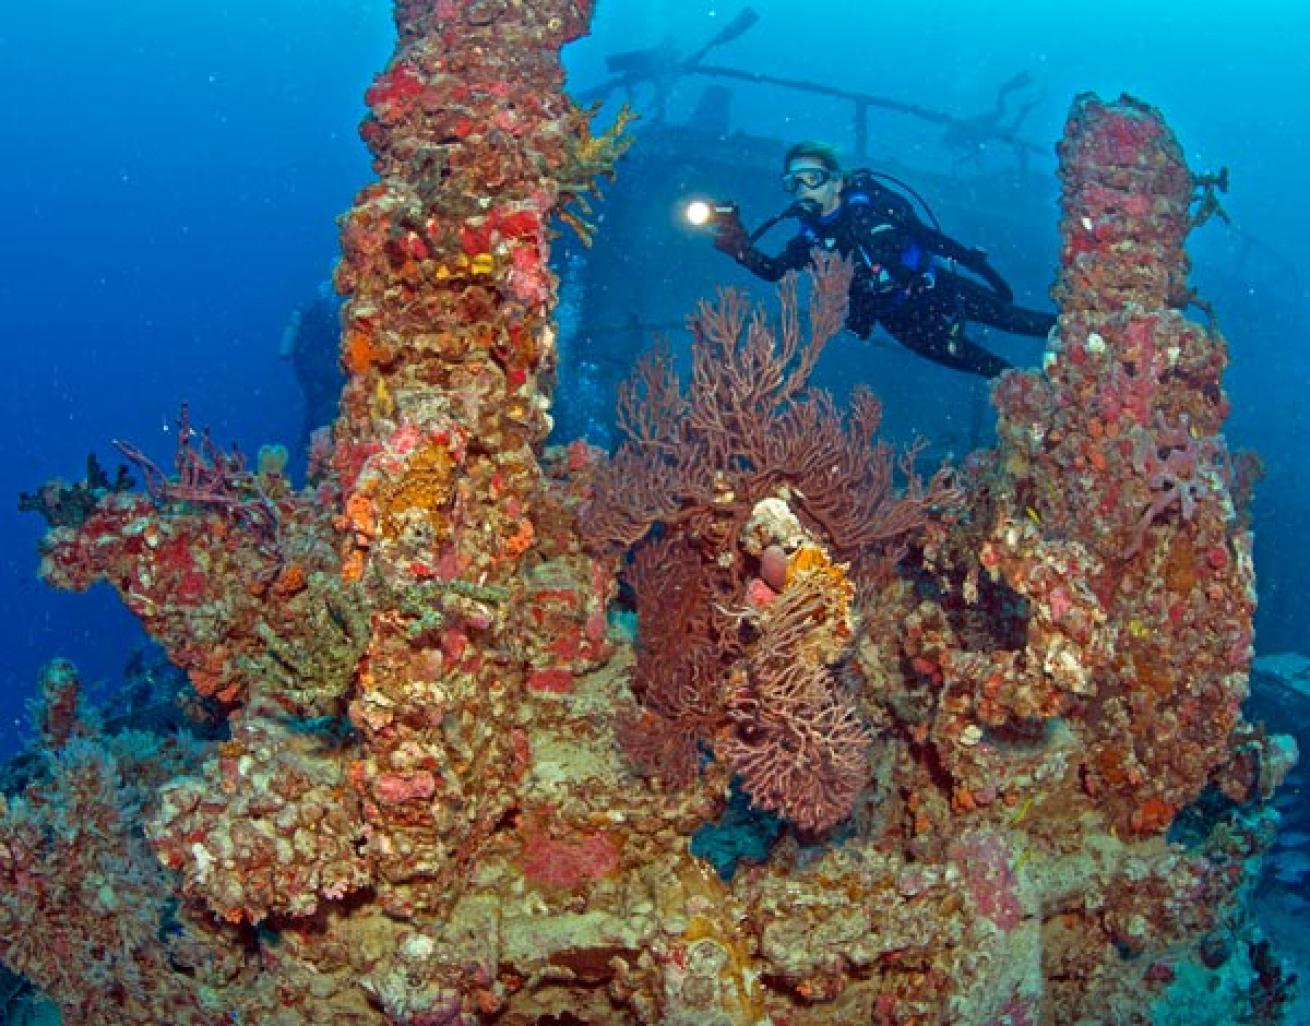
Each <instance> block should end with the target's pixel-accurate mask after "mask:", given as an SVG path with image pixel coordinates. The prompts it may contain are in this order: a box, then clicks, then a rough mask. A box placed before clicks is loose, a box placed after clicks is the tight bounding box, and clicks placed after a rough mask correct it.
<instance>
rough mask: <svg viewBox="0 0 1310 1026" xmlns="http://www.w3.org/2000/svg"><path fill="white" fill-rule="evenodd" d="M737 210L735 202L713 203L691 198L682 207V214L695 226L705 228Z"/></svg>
mask: <svg viewBox="0 0 1310 1026" xmlns="http://www.w3.org/2000/svg"><path fill="white" fill-rule="evenodd" d="M736 212H737V204H735V203H711V202H710V201H709V200H702V199H694V200H689V201H688V202H687V204H686V206H684V207H683V208H682V216H683V217H684V218H686V220H687V223H688V224H689V225H691V226H692V227H693V228H704V227H705V226H706V225H711V224H713V223H714V222H715V221H718V220H720V219H722V218H725V217H731V216H732V215H733V214H735V213H736Z"/></svg>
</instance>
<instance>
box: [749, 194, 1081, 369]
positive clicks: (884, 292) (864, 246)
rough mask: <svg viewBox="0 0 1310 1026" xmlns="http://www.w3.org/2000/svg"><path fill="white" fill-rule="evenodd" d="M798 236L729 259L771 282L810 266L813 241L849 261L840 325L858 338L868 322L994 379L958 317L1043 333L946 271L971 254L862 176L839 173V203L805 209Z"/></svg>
mask: <svg viewBox="0 0 1310 1026" xmlns="http://www.w3.org/2000/svg"><path fill="white" fill-rule="evenodd" d="M800 221H801V229H800V232H799V234H797V235H796V237H795V238H793V239H792V240H791V242H789V243H788V244H787V248H786V249H784V250H783V251H782V252H781V253H779V254H778V255H777V256H775V257H771V256H768V255H766V254H764V253H761V252H760V251H759V250H758V249H756V248H755V247H754V246H746V247H745V248H743V249H741V250H740V251H739V252H737V253H734V254H733V256H734V257H735V258H736V259H737V261H738V262H739V263H741V264H742V265H743V266H744V267H746V268H747V269H748V270H749V271H751V272H752V273H753V274H756V275H758V276H759V277H761V278H763V279H765V280H766V281H777V280H778V279H779V278H781V277H782V276H783V275H784V274H785V273H787V271H790V270H800V269H801V268H803V267H806V266H807V265H808V264H809V262H810V253H811V251H812V250H813V249H814V248H815V247H820V248H822V249H827V250H835V251H836V252H838V253H841V254H842V255H843V256H849V257H851V258H852V259H853V260H854V261H855V278H854V280H853V281H852V282H851V291H850V309H849V311H848V312H847V315H846V326H847V327H848V328H850V330H851V331H853V332H855V334H857V335H859V336H860V337H861V338H868V337H869V333H870V332H871V331H872V330H873V327H874V325H875V324H876V323H879V322H881V323H882V325H883V327H885V328H886V329H887V331H888V332H889V333H890V334H891V335H892V337H893V338H895V339H896V340H897V341H898V342H900V343H901V344H902V345H904V346H906V347H907V348H909V349H913V350H914V351H915V352H916V353H919V354H921V355H923V356H926V357H927V358H928V359H930V360H933V361H934V362H936V363H940V364H943V365H945V366H947V367H952V368H954V369H956V370H962V371H968V372H970V373H973V374H981V375H983V376H984V377H988V378H991V377H995V376H996V375H997V374H999V373H1001V371H1003V370H1005V369H1007V368H1008V367H1009V366H1010V364H1008V363H1007V362H1006V361H1005V360H1003V359H1001V358H1000V357H999V356H996V355H995V354H993V353H990V352H988V351H987V350H986V349H984V348H983V347H982V346H980V345H978V344H977V343H976V342H973V341H971V340H970V339H969V338H967V337H966V336H965V334H964V325H965V322H966V321H979V322H981V323H982V324H987V325H990V326H991V327H994V328H999V329H1001V330H1002V331H1008V332H1013V333H1014V334H1016V335H1033V336H1043V335H1045V334H1046V333H1047V332H1048V331H1050V329H1051V326H1052V325H1053V324H1054V323H1055V317H1054V316H1053V315H1051V314H1048V313H1042V312H1041V311H1038V310H1028V309H1025V308H1024V307H1019V306H1015V305H1014V304H1013V303H1010V302H1007V301H1006V299H1005V298H1004V297H1002V296H1001V295H999V294H997V293H996V292H994V291H993V290H992V289H990V288H988V287H986V286H984V285H982V284H979V283H978V282H976V281H973V280H972V279H970V278H968V277H965V276H964V275H961V274H958V273H956V272H955V271H954V270H952V269H950V268H949V266H948V265H947V264H946V262H945V260H944V259H943V258H947V259H953V260H957V261H959V262H961V263H962V264H966V265H967V264H968V263H970V262H976V261H977V259H978V256H979V255H978V254H977V253H976V252H972V251H969V250H966V249H965V248H964V247H963V246H961V245H960V244H959V243H958V242H956V241H955V240H954V239H951V238H949V237H948V236H946V235H943V234H942V233H941V232H939V231H936V230H935V229H933V228H930V227H929V226H928V225H926V224H924V223H923V222H922V221H920V220H919V219H918V218H917V217H916V216H915V214H914V211H913V210H912V209H911V208H910V205H909V203H908V201H907V200H906V199H905V198H904V197H903V196H901V195H899V194H898V193H895V192H892V191H891V190H889V189H885V188H882V187H881V186H879V185H878V184H877V183H876V182H873V181H871V180H867V179H866V180H861V179H860V178H859V177H853V178H851V179H848V180H847V182H846V183H845V185H844V186H843V188H842V194H841V205H840V206H839V207H838V208H837V209H836V210H834V211H833V212H832V213H831V214H829V215H828V216H827V217H824V216H821V215H818V214H813V215H809V214H805V215H802V216H801V218H800Z"/></svg>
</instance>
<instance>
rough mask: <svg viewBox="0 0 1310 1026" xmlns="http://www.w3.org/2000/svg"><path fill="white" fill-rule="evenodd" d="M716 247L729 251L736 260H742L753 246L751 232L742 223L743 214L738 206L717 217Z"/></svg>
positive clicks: (715, 230) (722, 250)
mask: <svg viewBox="0 0 1310 1026" xmlns="http://www.w3.org/2000/svg"><path fill="white" fill-rule="evenodd" d="M714 248H715V249H717V250H719V251H720V252H723V253H727V254H728V256H730V257H732V258H733V259H734V260H740V259H741V258H742V257H744V256H745V255H746V253H747V251H748V250H749V249H750V248H751V237H750V233H749V232H748V231H746V226H745V225H744V224H742V223H741V214H739V213H738V212H737V208H736V207H733V208H732V209H731V210H730V211H728V212H727V213H725V214H720V215H719V216H718V217H716V218H715V220H714Z"/></svg>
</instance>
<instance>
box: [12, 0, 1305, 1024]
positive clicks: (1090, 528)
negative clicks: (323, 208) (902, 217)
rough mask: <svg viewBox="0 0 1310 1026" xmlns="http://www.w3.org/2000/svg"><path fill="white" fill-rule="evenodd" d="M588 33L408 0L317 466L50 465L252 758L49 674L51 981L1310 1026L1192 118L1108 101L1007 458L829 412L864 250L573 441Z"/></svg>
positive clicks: (67, 504)
mask: <svg viewBox="0 0 1310 1026" xmlns="http://www.w3.org/2000/svg"><path fill="white" fill-rule="evenodd" d="M588 17H589V11H588V9H587V3H586V2H585V0H540V2H534V3H531V4H526V3H511V4H482V3H477V2H472V0H440V2H437V3H435V4H434V3H430V2H416V0H397V3H396V21H397V26H398V29H399V36H398V49H397V52H396V54H395V56H394V58H393V59H392V61H391V63H390V64H389V66H388V67H387V68H386V69H385V71H383V72H382V73H381V74H380V75H379V76H378V78H377V80H376V81H375V83H374V84H373V86H372V88H371V89H370V90H369V92H368V97H367V99H368V103H369V105H370V108H371V115H370V117H369V118H368V119H367V121H366V122H365V124H364V127H363V134H364V138H365V140H366V141H367V143H368V145H369V146H370V148H371V149H372V152H373V153H374V155H375V167H376V171H377V175H378V177H377V181H376V183H375V184H372V185H370V186H369V187H367V188H365V189H364V190H363V191H362V192H361V193H360V195H359V196H358V198H357V201H356V203H355V205H354V207H353V208H352V209H351V210H350V211H349V212H348V213H347V214H345V215H344V217H343V219H342V256H341V260H340V263H339V265H338V269H337V273H336V284H337V287H338V288H339V290H340V291H341V292H342V294H343V295H344V296H345V298H346V302H345V306H344V313H343V331H342V339H341V360H342V364H343V366H344V368H345V369H346V371H347V373H348V375H349V380H348V383H347V386H346V388H345V391H344V394H343V396H342V400H341V407H340V416H339V418H338V419H337V421H336V423H335V425H334V426H333V428H332V430H331V434H330V437H324V438H322V439H320V444H319V445H318V446H317V447H316V450H315V452H314V459H313V467H312V473H311V480H310V483H309V484H308V485H307V486H306V487H305V488H304V489H301V490H296V489H294V488H293V487H291V486H290V484H289V483H288V482H287V481H286V479H285V477H284V476H283V475H282V474H281V472H280V464H279V460H278V459H277V455H276V454H275V453H266V454H264V457H263V458H262V459H261V460H260V461H259V463H258V465H257V466H256V467H255V468H254V469H248V468H247V467H246V464H245V463H244V461H243V460H242V459H241V458H240V457H239V456H238V455H237V454H235V453H230V452H225V451H222V450H219V449H217V448H216V447H215V446H213V445H212V444H211V443H210V442H209V440H208V439H207V438H206V437H205V436H204V435H202V434H199V433H197V432H195V431H194V430H193V429H192V428H191V427H190V425H189V423H188V424H186V425H185V427H184V430H183V431H182V432H181V445H180V447H179V453H178V462H177V467H176V468H175V469H174V470H173V471H171V472H164V471H162V470H160V469H158V468H156V467H154V466H153V465H150V464H149V463H148V462H147V461H145V460H144V458H142V457H141V456H140V454H138V453H136V452H135V451H134V450H130V449H129V450H128V452H129V455H131V456H133V457H134V458H135V459H136V462H137V465H138V469H139V471H141V472H142V473H144V477H145V485H146V488H145V491H144V492H138V491H134V490H132V489H131V488H130V487H127V483H126V482H125V481H123V480H122V479H121V478H120V479H119V480H118V481H115V482H113V483H112V484H111V483H110V482H109V481H108V479H107V478H105V477H104V475H103V474H93V475H91V477H89V478H88V480H87V481H85V482H82V483H80V484H77V485H68V484H62V483H59V482H53V483H51V484H50V485H47V486H46V488H45V489H43V490H42V491H41V493H40V498H39V503H38V504H39V505H40V506H41V508H42V509H43V510H44V511H45V512H46V514H47V516H48V518H49V519H50V522H51V527H50V530H49V532H48V534H47V536H46V538H45V541H44V544H43V550H42V557H41V559H42V561H41V572H42V575H43V576H44V578H45V579H46V580H47V581H48V582H49V583H50V584H52V585H54V586H56V587H62V588H70V589H75V590H77V589H83V588H86V587H88V586H89V585H91V584H92V583H94V582H97V581H105V582H108V583H109V584H110V585H112V586H113V587H114V588H115V589H117V591H118V592H119V593H120V594H121V596H122V599H123V601H124V602H125V603H126V604H127V605H128V606H129V608H131V609H132V611H133V612H134V613H136V614H137V615H138V616H139V617H140V618H141V620H142V621H143V623H144V624H145V626H146V628H147V629H148V630H149V631H150V633H151V634H152V635H153V636H154V637H155V638H156V639H157V640H158V641H159V643H160V644H161V646H162V647H163V649H164V651H165V652H166V653H167V655H168V657H169V659H170V661H171V662H172V664H173V665H175V666H176V667H178V668H180V670H181V671H183V672H184V673H185V674H186V677H187V678H188V681H189V683H188V685H187V705H188V706H189V707H190V708H191V710H192V711H193V712H194V713H195V714H196V715H197V716H200V715H203V716H205V717H208V723H209V728H208V730H207V732H206V733H205V735H204V737H203V739H202V735H201V734H200V733H199V732H194V731H183V732H169V733H164V732H158V731H156V732H149V731H143V730H139V729H129V728H128V727H126V726H124V721H123V720H121V719H114V718H110V717H108V716H97V715H94V714H92V713H91V712H90V711H88V710H86V709H85V708H84V707H83V702H82V700H81V699H80V697H79V691H78V679H77V673H76V670H75V668H74V667H72V666H71V665H69V664H67V663H64V662H59V661H56V662H54V663H52V664H51V665H50V667H49V668H48V669H47V671H46V673H45V675H44V679H43V680H42V682H41V687H42V702H41V704H40V709H39V712H38V725H39V728H40V729H39V735H40V748H39V750H38V751H35V752H34V753H32V756H31V757H30V758H29V759H28V760H27V762H26V763H25V766H24V769H23V774H22V779H21V781H20V783H19V784H18V785H16V786H14V787H13V788H12V789H11V791H10V793H9V794H7V795H6V796H5V797H4V798H3V799H0V960H3V962H4V963H5V964H6V965H7V966H8V967H9V968H10V969H12V970H13V971H14V972H16V973H18V974H21V975H23V976H24V977H26V978H27V979H28V980H30V981H31V983H32V984H33V985H34V986H36V987H37V988H39V989H40V990H41V991H42V992H43V993H44V994H45V995H46V996H47V997H48V998H49V999H50V1001H51V1002H53V1003H54V1004H55V1005H57V1006H58V1008H59V1010H60V1012H61V1014H62V1017H63V1021H64V1022H65V1023H68V1024H77V1023H85V1024H97V1026H107V1024H133V1026H141V1024H159V1026H165V1024H168V1026H175V1024H204V1026H218V1024H232V1023H259V1024H263V1026H278V1024H286V1026H291V1024H318V1026H321V1024H324V1023H333V1024H356V1026H385V1024H391V1026H438V1024H468V1026H472V1024H476V1023H500V1024H505V1026H526V1024H533V1023H537V1024H595V1026H601V1024H611V1023H613V1024H618V1023H636V1024H655V1023H684V1024H689V1026H690V1024H698V1026H703V1024H720V1026H729V1024H731V1026H746V1024H764V1023H772V1024H775V1026H784V1024H786V1026H803V1024H811V1023H813V1024H817V1023H843V1024H849V1023H869V1024H880V1026H930V1024H939V1023H954V1024H964V1026H1001V1024H1011V1026H1018V1024H1032V1026H1035V1024H1051V1026H1057V1024H1072V1023H1104V1024H1125V1026H1127V1024H1138V1023H1151V1022H1155V1023H1173V1022H1177V1023H1184V1022H1188V1023H1191V1022H1202V1021H1220V1020H1221V1019H1230V1020H1231V1021H1234V1022H1236V1021H1242V1022H1251V1023H1258V1022H1265V1023H1273V1022H1277V1021H1279V1020H1280V1016H1281V1012H1282V1010H1283V1008H1284V1006H1285V1003H1286V1001H1287V999H1288V993H1289V992H1288V987H1289V985H1290V981H1289V980H1288V979H1287V978H1286V977H1285V976H1284V974H1283V973H1282V972H1281V970H1280V968H1279V963H1278V960H1277V957H1276V954H1275V953H1273V952H1271V951H1270V950H1269V948H1268V946H1267V944H1265V943H1264V942H1263V941H1261V940H1260V938H1259V935H1258V934H1257V933H1256V932H1255V931H1254V929H1253V926H1252V924H1251V923H1250V922H1249V921H1248V919H1247V918H1246V914H1245V912H1244V905H1243V902H1242V898H1243V895H1244V892H1245V890H1246V889H1247V888H1248V887H1249V886H1250V885H1251V881H1252V874H1253V866H1255V865H1256V864H1257V863H1258V861H1259V858H1260V855H1261V852H1262V851H1263V850H1264V849H1265V848H1266V847H1267V845H1268V844H1269V842H1270V838H1271V836H1272V832H1273V815H1272V812H1271V811H1269V809H1268V808H1267V806H1266V803H1267V801H1268V800H1269V799H1270V797H1271V795H1272V794H1273V792H1274V791H1275V790H1276V788H1277V787H1278V786H1279V783H1280V781H1281V780H1282V777H1283V775H1284V774H1285V773H1286V771H1287V769H1288V767H1289V766H1290V765H1291V763H1292V761H1293V760H1294V759H1295V748H1294V746H1293V745H1292V744H1291V743H1290V742H1289V741H1288V740H1287V739H1283V738H1279V737H1276V736H1268V735H1266V734H1265V733H1264V732H1263V731H1262V730H1261V729H1258V728H1257V727H1253V726H1252V725H1250V724H1248V723H1247V722H1246V721H1245V720H1244V719H1243V716H1242V711H1241V707H1242V702H1243V699H1244V698H1245V696H1246V690H1247V682H1248V670H1249V664H1250V659H1251V641H1252V635H1251V620H1252V611H1253V605H1254V600H1255V599H1254V596H1255V592H1254V577H1253V573H1254V572H1253V567H1252V564H1251V539H1250V535H1249V531H1248V528H1247V524H1246V522H1245V520H1244V517H1243V505H1244V502H1245V499H1246V484H1245V481H1246V475H1245V474H1244V471H1243V464H1242V462H1241V461H1240V460H1237V459H1235V458H1234V457H1233V455H1232V454H1230V452H1229V451H1228V449H1227V446H1226V443H1225V440H1224V437H1223V435H1222V434H1221V431H1222V427H1223V423H1224V420H1225V417H1226V415H1227V413H1228V404H1227V399H1226V397H1225V393H1224V390H1223V386H1222V381H1221V372H1222V370H1223V368H1224V364H1225V361H1226V354H1225V343H1224V340H1223V338H1222V337H1221V336H1220V335H1219V334H1218V333H1217V331H1216V330H1214V329H1213V328H1212V327H1211V326H1208V325H1206V324H1204V323H1198V322H1196V321H1193V320H1189V319H1188V318H1187V317H1186V316H1185V314H1184V312H1183V311H1184V308H1185V307H1186V306H1187V305H1188V303H1189V300H1190V299H1191V298H1192V297H1191V296H1190V294H1189V291H1188V285H1187V280H1186V278H1187V258H1186V255H1185V253H1184V250H1183V244H1184V240H1185V238H1186V236H1187V234H1188V232H1189V230H1190V228H1191V227H1192V216H1191V213H1190V211H1191V203H1192V198H1193V179H1192V176H1191V175H1190V173H1189V171H1188V169H1187V167H1186V166H1185V164H1184V162H1183V159H1182V154H1181V151H1180V149H1179V147H1178V145H1177V143H1176V142H1175V140H1174V138H1173V137H1172V135H1171V133H1170V131H1169V129H1168V128H1167V126H1166V125H1165V124H1164V123H1163V120H1162V119H1161V117H1160V116H1159V114H1158V113H1157V112H1156V111H1154V110H1152V109H1151V108H1149V107H1147V106H1145V105H1143V104H1140V103H1138V102H1136V101H1133V100H1130V99H1127V98H1124V99H1120V100H1119V101H1117V102H1113V103H1105V102H1102V101H1100V100H1098V99H1096V98H1094V97H1091V96H1084V97H1080V98H1078V99H1077V100H1076V101H1075V103H1074V104H1073V107H1072V110H1071V113H1070V116H1069V120H1068V125H1067V129H1066V133H1065V136H1064V139H1063V141H1062V143H1061V144H1060V158H1061V172H1060V173H1061V176H1062V181H1063V221H1062V226H1061V230H1062V233H1063V249H1062V253H1061V265H1060V268H1059V271H1058V278H1057V283H1056V286H1055V298H1056V300H1057V301H1058V303H1059V307H1060V317H1059V323H1058V327H1057V329H1056V331H1055V332H1053V334H1052V338H1051V341H1050V344H1049V348H1048V350H1047V352H1046V356H1045V360H1044V364H1043V366H1042V367H1041V368H1040V369H1039V370H1036V371H1031V372H1010V373H1007V374H1006V375H1005V376H1004V377H1003V378H1002V379H1001V380H1000V381H999V383H998V384H997V386H996V388H995V392H994V398H995V403H996V408H997V411H998V416H999V421H998V427H999V432H998V435H999V442H998V444H997V446H996V448H995V449H994V450H992V451H988V452H982V453H977V454H975V455H974V456H973V457H971V458H970V459H969V460H968V461H967V462H966V463H965V465H964V466H962V467H960V468H954V469H953V468H925V469H923V470H922V471H921V472H920V471H919V470H917V469H916V468H915V466H914V457H915V455H916V453H915V452H913V451H911V452H896V451H893V450H892V449H891V448H890V447H888V446H887V445H886V444H884V443H882V442H880V441H879V440H878V439H877V437H876V431H877V427H878V421H879V415H880V412H881V411H880V406H879V403H878V400H877V399H876V398H875V397H874V396H873V395H872V394H870V393H857V395H856V396H855V398H854V400H853V401H852V403H851V405H850V407H849V409H844V408H842V407H839V406H838V405H837V404H836V403H835V402H834V401H833V400H832V399H831V398H830V397H828V396H827V395H826V394H824V393H822V392H820V391H816V390H813V389H811V388H810V387H809V384H808V382H809V376H810V372H811V370H812V368H813V366H814V363H815V361H816V360H817V359H818V356H819V354H820V352H821V351H822V349H823V346H824V343H825V342H826V341H827V340H828V338H829V337H831V336H832V335H833V334H834V333H835V332H836V331H837V330H838V328H839V326H840V325H841V323H842V319H843V314H844V307H843V304H844V296H845V286H846V281H847V278H846V276H847V275H848V274H849V273H850V272H849V268H847V267H844V266H843V265H842V264H841V263H840V262H837V261H828V260H820V261H818V263H817V265H816V267H815V269H814V273H813V274H812V275H810V276H809V277H808V279H807V280H806V281H796V280H790V281H788V282H786V283H785V284H784V287H783V288H782V290H781V292H780V295H779V297H778V302H777V304H776V309H774V310H771V311H764V310H755V309H753V308H751V307H750V305H749V304H747V302H746V301H745V300H744V299H743V298H742V297H741V296H739V295H736V294H734V293H731V292H728V293H722V294H720V295H719V297H718V299H717V301H716V302H713V303H706V304H705V305H703V306H702V307H701V308H700V309H699V310H697V311H695V313H694V314H693V316H692V319H691V322H690V324H691V329H692V333H693V341H692V354H693V356H692V362H691V373H690V380H689V381H686V382H683V381H680V380H679V376H678V374H677V373H676V372H675V370H674V361H672V360H671V359H670V358H669V357H668V356H667V355H666V354H663V353H658V352H657V353H656V354H654V355H653V356H651V357H650V358H648V359H647V360H646V361H645V362H644V363H642V364H641V365H640V366H639V368H638V369H637V371H636V373H635V375H634V377H633V379H632V381H631V382H630V383H629V385H628V386H627V388H626V389H625V390H624V392H623V395H622V398H621V403H620V409H619V421H620V425H621V427H622V429H623V431H624V433H625V436H626V440H625V441H624V443H623V444H622V446H620V448H619V449H618V451H617V452H616V453H614V454H613V455H612V456H606V455H605V454H601V453H598V452H596V451H595V450H592V449H589V448H588V447H586V446H585V445H582V444H581V443H575V444H574V445H572V446H569V447H567V448H561V449H546V448H544V446H543V440H544V438H545V436H546V434H547V432H548V430H549V426H550V388H551V385H552V382H553V375H554V371H555V349H554V341H555V327H554V323H553V320H552V316H553V311H554V304H555V301H556V280H555V278H554V276H553V275H552V273H551V271H550V269H549V263H548V257H549V243H550V239H551V238H552V235H553V233H554V232H555V231H556V230H559V229H560V227H561V223H564V224H566V225H568V226H569V227H571V229H572V230H576V231H578V232H580V233H582V234H583V235H584V236H585V235H587V234H588V233H589V232H590V231H592V230H593V227H592V226H591V225H590V224H589V223H588V220H587V219H588V215H589V207H588V205H587V196H588V194H590V193H591V192H592V191H593V190H594V189H595V187H596V183H597V180H598V179H599V178H603V177H604V176H606V175H609V174H611V173H612V171H613V169H614V164H615V161H616V160H617V159H618V157H619V156H620V155H621V153H622V150H623V148H624V146H625V145H626V139H625V136H624V132H623V124H622V120H620V122H619V123H618V124H617V125H615V126H613V127H612V128H611V129H610V130H608V131H604V132H600V131H596V130H593V127H592V125H591V124H590V118H589V115H588V112H586V111H583V110H581V109H579V108H578V107H576V106H575V105H574V104H573V103H572V102H571V101H570V100H569V99H568V98H567V97H566V96H565V94H564V92H563V89H562V81H563V75H562V72H561V68H560V63H559V50H560V47H561V46H562V45H563V44H565V43H566V42H567V41H569V40H570V39H573V38H575V37H577V36H578V35H580V34H582V33H583V32H585V31H586V28H587V20H588ZM633 610H635V614H636V615H635V619H634V617H633V616H632V615H631V611H633ZM634 623H635V628H634V626H633V625H634Z"/></svg>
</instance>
